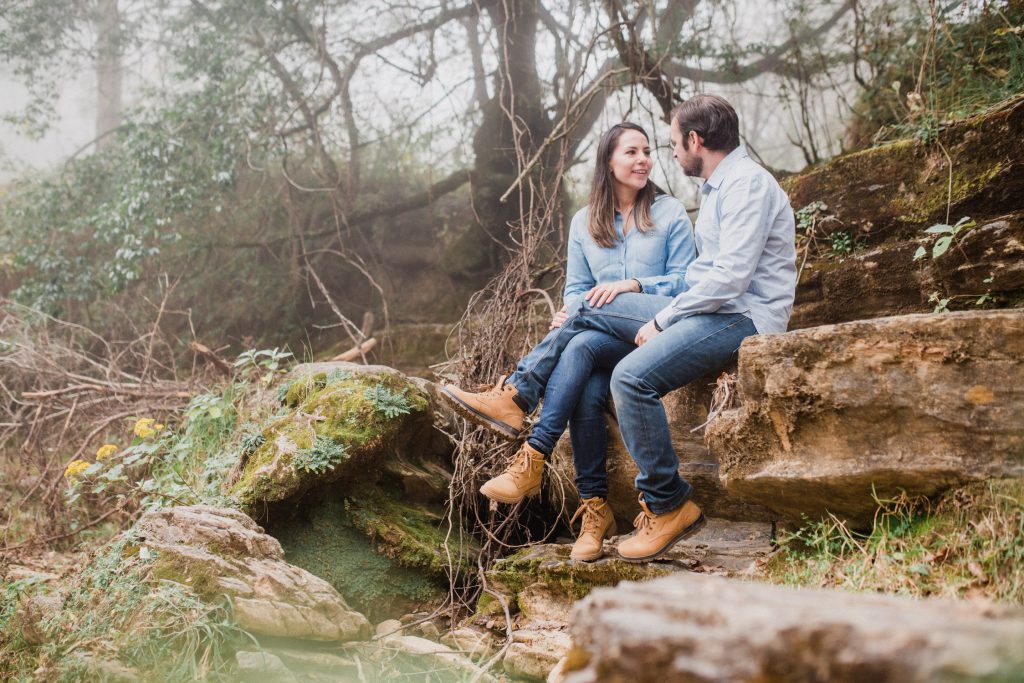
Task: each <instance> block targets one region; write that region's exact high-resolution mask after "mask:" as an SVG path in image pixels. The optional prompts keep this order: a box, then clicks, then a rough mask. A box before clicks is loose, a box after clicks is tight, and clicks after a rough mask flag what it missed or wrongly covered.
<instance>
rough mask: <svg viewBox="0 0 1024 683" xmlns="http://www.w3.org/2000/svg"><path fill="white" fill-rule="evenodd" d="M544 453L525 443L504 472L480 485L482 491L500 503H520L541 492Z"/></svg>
mask: <svg viewBox="0 0 1024 683" xmlns="http://www.w3.org/2000/svg"><path fill="white" fill-rule="evenodd" d="M543 474H544V454H543V453H541V452H540V451H538V450H537V449H535V448H533V447H532V446H530V444H527V443H524V444H523V447H522V448H520V449H519V451H518V452H517V453H516V455H515V458H514V459H513V460H512V464H511V465H509V466H508V469H506V470H505V471H504V472H502V473H501V474H499V475H498V476H496V477H494V478H493V479H491V480H489V481H488V482H487V483H485V484H484V485H483V486H481V487H480V493H482V494H484V495H485V496H487V497H488V498H490V499H491V500H496V501H498V502H499V503H518V502H519V501H521V500H522V499H523V498H525V497H526V496H536V495H537V494H538V493H540V481H541V478H542V476H543Z"/></svg>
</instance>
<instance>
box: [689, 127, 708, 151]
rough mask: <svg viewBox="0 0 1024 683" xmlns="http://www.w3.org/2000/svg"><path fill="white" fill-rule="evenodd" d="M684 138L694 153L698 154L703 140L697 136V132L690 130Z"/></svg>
mask: <svg viewBox="0 0 1024 683" xmlns="http://www.w3.org/2000/svg"><path fill="white" fill-rule="evenodd" d="M686 137H688V138H689V140H688V142H689V143H690V148H691V149H693V151H694V152H698V151H699V150H700V149H701V148H702V147H703V146H704V138H702V137H701V136H699V135H697V131H695V130H691V131H688V132H687V133H686Z"/></svg>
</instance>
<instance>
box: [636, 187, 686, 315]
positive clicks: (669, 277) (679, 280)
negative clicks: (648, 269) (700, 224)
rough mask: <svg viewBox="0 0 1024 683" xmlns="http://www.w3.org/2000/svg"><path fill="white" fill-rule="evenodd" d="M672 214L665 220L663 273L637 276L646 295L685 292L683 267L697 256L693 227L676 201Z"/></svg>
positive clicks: (672, 294)
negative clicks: (665, 235)
mask: <svg viewBox="0 0 1024 683" xmlns="http://www.w3.org/2000/svg"><path fill="white" fill-rule="evenodd" d="M673 207H674V215H673V216H672V217H671V219H670V220H669V221H668V237H667V238H666V240H665V249H666V254H665V274H664V275H654V276H651V277H640V278H637V280H639V281H640V286H641V287H643V291H644V293H645V294H658V295H660V296H675V295H676V294H679V293H680V292H684V291H686V288H687V284H686V268H687V267H688V266H689V265H690V264H691V263H692V262H693V259H694V258H696V256H697V248H696V247H695V246H694V242H693V226H692V223H690V217H689V216H687V215H686V209H685V208H684V207H683V205H682V204H681V203H679V202H673Z"/></svg>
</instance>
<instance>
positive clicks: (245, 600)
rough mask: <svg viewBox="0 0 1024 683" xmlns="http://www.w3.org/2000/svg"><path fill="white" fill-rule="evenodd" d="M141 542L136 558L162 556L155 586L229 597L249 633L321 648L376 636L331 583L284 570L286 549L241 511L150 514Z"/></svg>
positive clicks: (198, 508)
mask: <svg viewBox="0 0 1024 683" xmlns="http://www.w3.org/2000/svg"><path fill="white" fill-rule="evenodd" d="M135 535H136V536H137V539H138V543H139V544H140V545H139V546H138V551H139V552H140V553H142V552H146V553H154V554H155V556H156V559H155V562H154V564H153V568H152V570H151V576H152V577H153V578H154V579H158V580H168V581H174V582H176V583H179V584H181V585H183V586H186V587H187V588H189V589H191V590H192V591H193V592H194V593H196V594H197V595H199V596H200V597H203V598H204V599H210V600H214V599H219V598H220V596H222V595H227V596H230V597H231V602H232V605H233V607H234V612H235V616H236V617H237V619H238V623H239V625H240V626H241V627H242V628H243V629H245V630H247V631H249V632H250V633H254V634H257V635H266V636H282V637H292V638H304V639H308V640H317V641H348V640H358V639H362V638H366V637H368V636H369V634H370V624H369V622H368V621H367V619H366V617H364V616H363V615H362V614H359V613H358V612H355V611H353V610H351V609H350V608H349V606H348V604H347V603H346V602H345V599H344V598H343V597H342V596H341V595H340V594H339V593H338V592H337V591H336V590H335V589H334V588H333V587H332V586H331V585H330V584H329V583H327V582H326V581H324V580H323V579H320V578H317V577H316V576H313V575H312V574H310V573H309V572H307V571H306V570H304V569H300V568H299V567H296V566H294V565H291V564H288V563H287V562H285V559H284V552H283V551H282V550H281V544H280V543H278V542H277V540H276V539H274V538H272V537H271V536H268V535H266V534H265V533H263V529H261V528H260V527H259V526H257V525H256V523H255V522H253V521H252V520H251V519H250V518H249V517H247V516H246V515H244V514H242V513H241V512H238V511H237V510H230V509H223V508H214V507H208V506H203V505H194V506H188V507H174V508H167V509H164V510H159V511H156V512H149V513H147V514H146V515H144V516H143V517H142V519H140V520H139V522H138V524H137V525H136V527H135ZM142 548H145V549H146V550H145V551H143V550H142Z"/></svg>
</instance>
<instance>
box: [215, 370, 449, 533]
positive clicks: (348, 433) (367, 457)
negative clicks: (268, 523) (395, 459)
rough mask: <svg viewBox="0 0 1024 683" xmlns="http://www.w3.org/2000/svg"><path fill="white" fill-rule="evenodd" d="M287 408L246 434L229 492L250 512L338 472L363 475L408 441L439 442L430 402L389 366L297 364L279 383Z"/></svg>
mask: <svg viewBox="0 0 1024 683" xmlns="http://www.w3.org/2000/svg"><path fill="white" fill-rule="evenodd" d="M279 396H280V399H281V403H282V404H283V406H285V407H287V408H288V409H289V410H287V411H286V412H285V413H284V414H283V415H280V416H275V417H272V418H270V419H269V420H268V422H267V423H266V424H264V425H262V426H261V428H260V430H259V432H258V433H254V434H251V435H250V436H249V437H248V439H247V442H246V444H245V445H244V446H243V448H244V451H243V454H242V457H241V458H240V459H239V462H238V465H237V466H236V468H235V471H234V473H233V476H232V477H231V483H230V485H229V487H228V492H229V493H230V494H231V495H232V496H233V497H234V498H235V499H237V500H238V501H239V503H240V505H241V506H242V507H243V508H244V509H246V510H247V511H249V512H252V513H253V514H254V515H256V514H263V513H264V511H265V509H266V506H267V505H272V504H274V503H280V502H282V501H286V500H289V499H293V498H296V497H297V496H300V495H302V494H304V493H306V492H308V491H310V490H313V489H315V488H318V487H322V486H324V485H326V484H330V483H332V482H335V481H338V480H340V479H344V478H346V477H347V478H355V479H358V478H361V477H364V476H365V475H366V473H367V472H368V471H372V470H374V469H375V468H377V467H378V465H379V463H380V462H382V461H383V460H384V459H385V457H384V456H385V455H386V454H388V453H391V452H393V451H395V450H401V449H402V448H404V447H405V446H406V445H408V444H410V443H416V444H417V449H418V450H420V451H423V452H428V453H429V451H430V449H431V447H432V445H433V444H436V443H438V438H439V435H438V434H437V433H436V431H435V430H433V426H432V424H433V423H432V415H431V413H430V411H429V410H428V408H429V402H428V399H427V396H426V395H425V393H424V391H423V390H422V389H421V388H420V387H419V386H418V385H417V383H415V382H413V381H410V380H409V379H408V378H406V377H405V376H404V375H402V374H401V373H398V372H397V371H395V370H392V369H391V368H383V367H379V366H370V367H366V366H358V365H355V364H351V363H315V364H307V365H304V366H299V367H298V368H296V370H294V371H293V373H292V375H291V378H290V381H288V382H287V383H286V384H284V385H283V386H281V388H280V394H279Z"/></svg>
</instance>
